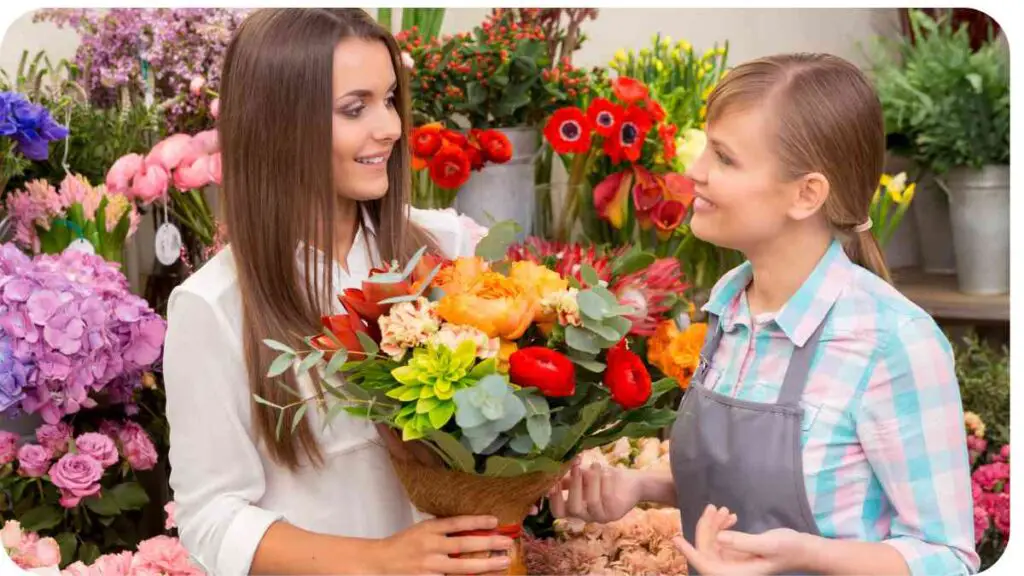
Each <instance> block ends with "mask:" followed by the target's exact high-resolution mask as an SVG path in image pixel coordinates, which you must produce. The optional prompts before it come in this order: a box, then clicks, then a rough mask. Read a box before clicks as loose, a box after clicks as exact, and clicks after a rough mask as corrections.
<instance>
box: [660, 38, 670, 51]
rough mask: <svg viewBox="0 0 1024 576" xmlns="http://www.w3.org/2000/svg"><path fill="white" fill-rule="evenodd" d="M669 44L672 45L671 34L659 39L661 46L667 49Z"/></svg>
mask: <svg viewBox="0 0 1024 576" xmlns="http://www.w3.org/2000/svg"><path fill="white" fill-rule="evenodd" d="M671 45H672V37H671V36H665V37H664V38H662V39H661V47H662V48H666V49H667V48H668V47H669V46H671Z"/></svg>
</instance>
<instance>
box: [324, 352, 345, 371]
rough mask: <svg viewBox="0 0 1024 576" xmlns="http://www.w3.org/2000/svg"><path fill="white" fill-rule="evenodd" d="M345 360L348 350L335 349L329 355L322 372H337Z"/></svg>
mask: <svg viewBox="0 0 1024 576" xmlns="http://www.w3.org/2000/svg"><path fill="white" fill-rule="evenodd" d="M346 361H348V350H337V351H335V352H334V355H333V356H331V361H330V362H328V363H327V369H326V371H325V373H324V374H325V375H326V376H332V375H334V374H337V373H338V371H339V370H341V367H342V366H344V365H345V362H346Z"/></svg>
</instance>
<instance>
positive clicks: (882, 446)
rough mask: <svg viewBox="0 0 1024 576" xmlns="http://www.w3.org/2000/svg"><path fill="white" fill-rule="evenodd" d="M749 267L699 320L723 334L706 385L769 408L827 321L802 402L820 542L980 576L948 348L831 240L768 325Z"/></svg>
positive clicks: (933, 570) (724, 284)
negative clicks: (888, 550)
mask: <svg viewBox="0 0 1024 576" xmlns="http://www.w3.org/2000/svg"><path fill="white" fill-rule="evenodd" d="M751 278H752V270H751V266H750V263H749V262H747V263H744V264H742V265H741V266H739V267H737V268H735V269H734V270H732V271H730V272H729V273H728V274H726V275H725V276H724V277H723V278H722V279H721V280H720V281H719V282H718V284H717V285H716V286H715V288H714V289H713V290H712V292H711V297H710V300H709V301H708V303H707V304H706V305H705V306H704V310H706V311H708V312H710V313H712V314H715V315H717V316H719V318H720V323H721V327H722V330H723V331H724V334H723V336H722V341H721V344H720V345H719V348H718V350H717V352H716V353H715V355H714V359H713V361H712V365H711V366H710V368H709V369H708V373H707V375H706V377H705V386H707V387H709V388H711V389H712V390H714V391H715V392H717V393H719V394H723V395H726V396H732V397H735V398H741V399H744V400H752V401H756V402H774V401H776V399H777V397H778V394H779V389H780V387H781V385H782V380H783V375H784V374H785V372H786V367H787V365H788V363H789V358H790V355H791V354H792V352H793V349H794V346H802V345H803V344H804V343H805V342H806V341H807V339H808V338H809V337H810V336H811V334H812V333H813V332H814V330H815V329H816V328H817V327H818V326H819V325H820V324H821V323H822V322H825V323H826V326H825V328H824V331H823V333H822V341H821V345H820V346H819V347H818V350H817V352H816V354H815V358H814V362H813V363H812V365H811V373H810V376H809V379H808V382H807V384H806V388H805V390H804V394H803V399H802V402H801V404H802V405H803V407H804V422H803V443H802V445H803V472H804V481H805V483H806V487H807V498H808V500H809V502H810V505H811V510H812V511H813V512H814V518H815V520H816V521H817V524H818V528H819V530H820V531H821V533H822V535H824V536H826V537H829V538H837V539H855V540H861V541H869V542H885V543H887V544H889V545H891V546H893V547H895V548H896V549H897V550H899V552H900V553H901V554H902V555H903V557H904V558H905V559H906V561H907V564H908V565H909V567H910V570H911V573H912V574H927V575H929V576H932V575H940V574H967V573H974V572H977V570H978V567H979V564H980V560H979V558H978V555H977V553H976V552H975V548H974V522H973V508H974V504H973V499H972V495H971V483H970V467H969V464H968V457H967V444H966V437H965V433H964V424H963V422H964V418H963V407H962V404H961V402H960V388H959V385H958V383H957V380H956V373H955V371H954V368H953V354H952V349H951V347H950V345H949V342H948V340H947V339H946V337H945V336H944V335H943V333H942V332H941V330H940V329H939V328H938V326H937V325H936V324H935V322H934V320H932V318H931V317H930V316H928V314H926V313H925V312H924V311H922V310H921V309H920V308H918V307H917V306H915V305H914V304H913V303H911V302H910V301H909V300H907V299H906V298H905V297H904V296H902V295H901V294H900V293H899V292H898V291H897V290H896V289H895V288H893V287H892V286H890V285H889V284H887V283H885V281H884V280H882V279H880V278H878V277H877V276H875V275H874V274H872V273H871V272H869V271H867V270H865V269H864V268H861V267H859V266H857V265H855V264H854V263H852V262H851V261H850V259H849V258H848V257H847V256H846V254H845V253H844V252H843V249H842V247H841V245H840V244H839V242H838V241H835V242H833V243H832V245H831V246H830V247H829V249H828V252H827V253H826V254H825V256H824V257H823V258H822V260H821V261H820V262H819V263H818V265H817V267H816V268H815V269H814V271H813V272H812V273H811V275H810V277H808V279H807V280H806V281H805V282H804V284H803V286H801V287H800V289H799V290H798V291H797V292H796V293H795V294H794V295H793V296H792V298H790V300H789V301H788V302H787V303H786V305H785V306H784V307H783V308H782V309H780V310H779V311H778V313H777V314H775V315H773V316H772V317H771V318H762V317H758V318H751V314H750V309H749V307H748V304H747V297H746V290H745V288H746V287H747V285H748V284H749V282H750V280H751Z"/></svg>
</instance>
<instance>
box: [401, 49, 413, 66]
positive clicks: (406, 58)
mask: <svg viewBox="0 0 1024 576" xmlns="http://www.w3.org/2000/svg"><path fill="white" fill-rule="evenodd" d="M402 66H405V67H406V68H407V69H409V70H412V69H413V68H415V67H416V61H415V60H413V59H412V54H409V53H408V52H402Z"/></svg>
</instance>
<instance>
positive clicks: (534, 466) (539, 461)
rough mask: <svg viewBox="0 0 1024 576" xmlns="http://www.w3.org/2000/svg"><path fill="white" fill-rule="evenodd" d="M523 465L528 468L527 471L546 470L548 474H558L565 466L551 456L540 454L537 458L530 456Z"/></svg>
mask: <svg viewBox="0 0 1024 576" xmlns="http://www.w3.org/2000/svg"><path fill="white" fill-rule="evenodd" d="M523 465H524V467H525V468H526V472H527V473H529V472H546V473H548V474H558V473H559V472H561V471H562V466H563V464H562V463H561V462H556V461H555V460H552V459H551V458H545V457H543V456H539V457H537V458H530V459H529V460H524V461H523Z"/></svg>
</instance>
